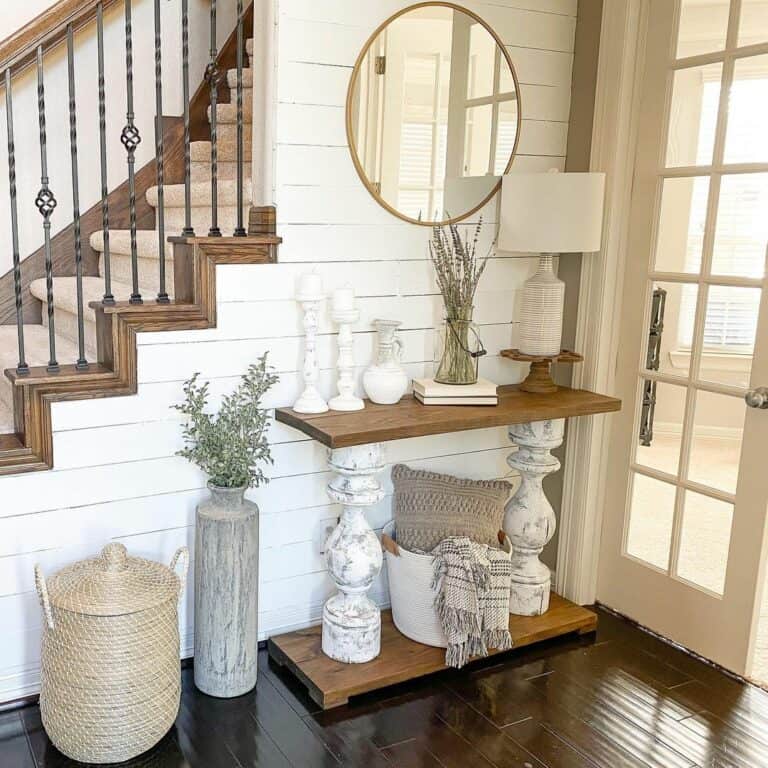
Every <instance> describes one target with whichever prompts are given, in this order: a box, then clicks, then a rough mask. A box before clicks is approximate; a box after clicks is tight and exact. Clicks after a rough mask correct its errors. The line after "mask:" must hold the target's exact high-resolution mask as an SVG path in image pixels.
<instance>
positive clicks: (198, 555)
mask: <svg viewBox="0 0 768 768" xmlns="http://www.w3.org/2000/svg"><path fill="white" fill-rule="evenodd" d="M208 487H209V489H210V491H211V495H210V498H208V499H205V500H204V501H202V502H201V503H200V504H199V505H198V507H197V530H196V533H195V685H196V686H197V687H198V688H199V689H200V690H201V691H202V692H203V693H207V694H208V695H210V696H217V697H219V698H232V697H234V696H241V695H242V694H244V693H247V692H248V691H250V690H251V689H252V688H253V687H254V686H255V685H256V675H257V656H258V596H259V517H258V515H259V508H258V507H257V506H256V504H254V503H253V502H251V501H248V500H247V499H245V498H244V494H245V488H219V487H216V486H212V485H209V486H208Z"/></svg>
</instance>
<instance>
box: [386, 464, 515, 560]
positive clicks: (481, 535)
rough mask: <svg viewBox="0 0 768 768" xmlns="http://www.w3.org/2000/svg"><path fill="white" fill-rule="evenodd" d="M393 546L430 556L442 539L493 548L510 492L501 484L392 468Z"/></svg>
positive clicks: (398, 467) (418, 470)
mask: <svg viewBox="0 0 768 768" xmlns="http://www.w3.org/2000/svg"><path fill="white" fill-rule="evenodd" d="M392 483H393V484H394V497H393V501H392V508H393V512H394V517H395V530H396V533H397V542H398V544H399V545H400V546H402V547H404V548H405V549H407V550H410V551H412V552H413V551H418V550H421V551H423V552H431V551H432V550H433V549H434V548H435V547H436V546H437V545H438V544H439V543H440V542H441V541H442V540H443V539H445V538H447V537H448V536H466V537H467V538H469V539H471V540H472V541H476V542H478V543H479V544H489V545H490V546H492V547H498V546H499V540H498V532H499V529H500V528H501V521H502V517H503V516H504V504H505V502H506V501H507V499H508V498H509V494H510V491H511V490H512V486H511V485H510V484H509V483H507V482H505V481H503V480H465V479H463V478H460V477H453V476H452V475H441V474H438V473H437V472H427V471H425V470H421V469H411V468H410V467H407V466H406V465H405V464H397V465H395V466H394V467H393V468H392Z"/></svg>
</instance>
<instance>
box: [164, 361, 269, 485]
mask: <svg viewBox="0 0 768 768" xmlns="http://www.w3.org/2000/svg"><path fill="white" fill-rule="evenodd" d="M198 378H199V374H197V373H196V374H195V375H194V376H193V377H192V378H191V379H189V381H187V382H185V384H184V402H183V403H181V404H180V405H175V406H173V407H174V408H175V409H176V410H177V411H179V412H180V413H182V414H183V415H184V416H186V421H185V424H184V427H183V431H182V435H183V438H184V448H182V450H180V451H178V453H177V455H178V456H183V457H184V458H185V459H188V460H189V461H191V462H192V463H193V464H196V465H197V466H198V467H200V469H202V470H203V472H205V473H206V474H207V475H208V477H209V479H210V482H211V483H212V484H213V485H217V486H220V487H224V488H240V487H243V486H246V487H249V488H252V487H258V486H259V485H261V484H262V483H267V482H269V478H267V477H266V475H265V474H264V471H263V468H262V465H264V464H272V463H273V460H272V453H271V451H270V447H269V442H268V441H267V434H266V433H267V428H268V426H269V412H268V411H267V410H265V409H264V408H261V400H262V398H263V397H264V395H265V394H266V393H267V391H268V390H269V389H270V387H272V386H273V385H274V384H275V383H276V382H277V380H278V376H277V375H276V374H275V373H274V372H273V369H272V368H269V367H268V366H267V353H264V355H262V356H261V357H260V358H259V360H258V362H256V363H253V364H252V365H251V366H249V368H248V371H247V372H246V373H245V375H244V376H243V378H242V380H241V382H240V384H239V386H238V387H237V389H235V390H234V392H231V393H230V394H228V395H226V396H225V397H224V398H223V400H222V403H221V408H220V409H219V412H218V413H217V414H211V413H208V412H207V411H206V408H207V406H208V389H209V385H208V382H206V383H205V384H199V383H198Z"/></svg>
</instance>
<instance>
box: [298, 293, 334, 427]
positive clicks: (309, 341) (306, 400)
mask: <svg viewBox="0 0 768 768" xmlns="http://www.w3.org/2000/svg"><path fill="white" fill-rule="evenodd" d="M297 300H298V302H299V304H301V308H302V309H303V310H304V334H305V341H304V371H303V375H304V391H303V392H302V393H301V397H299V399H298V400H297V401H296V402H295V403H294V406H293V410H294V411H296V412H297V413H325V412H326V411H327V410H328V403H326V402H325V398H324V397H323V396H322V395H321V394H320V391H319V390H318V388H317V381H318V379H319V378H320V367H319V365H318V362H317V331H318V328H319V326H320V319H319V315H320V305H321V304H322V301H323V296H320V295H318V296H306V295H304V296H301V295H300V296H298V297H297Z"/></svg>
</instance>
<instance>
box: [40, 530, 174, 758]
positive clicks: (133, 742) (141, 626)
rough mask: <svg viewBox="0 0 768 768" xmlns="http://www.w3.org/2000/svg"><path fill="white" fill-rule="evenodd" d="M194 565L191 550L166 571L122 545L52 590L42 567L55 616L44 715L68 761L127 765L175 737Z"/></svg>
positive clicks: (50, 613) (49, 616)
mask: <svg viewBox="0 0 768 768" xmlns="http://www.w3.org/2000/svg"><path fill="white" fill-rule="evenodd" d="M188 564H189V554H188V551H187V548H186V547H182V548H181V549H179V550H178V551H177V552H176V554H175V555H174V557H173V560H172V561H171V564H170V567H166V566H164V565H162V564H160V563H155V562H152V561H150V560H144V559H143V558H139V557H129V556H128V553H127V551H126V549H125V547H124V546H123V545H122V544H117V543H112V544H108V545H107V546H106V547H104V549H103V550H102V551H101V554H100V555H99V556H98V557H94V558H89V559H87V560H82V561H80V562H77V563H74V564H73V565H69V566H67V567H66V568H63V569H62V570H61V571H59V572H58V573H57V574H55V575H54V576H53V577H52V578H51V579H50V580H49V581H48V582H47V583H46V581H45V578H44V577H43V574H42V571H41V570H40V567H39V566H35V584H36V586H37V591H38V595H39V596H40V602H41V603H42V606H43V612H44V614H45V622H44V628H43V647H42V670H41V691H40V712H41V715H42V720H43V726H44V727H45V730H46V732H47V734H48V737H49V738H50V740H51V741H52V742H53V744H54V745H55V746H56V747H57V748H58V749H59V750H60V751H61V752H63V753H64V754H65V755H67V756H68V757H70V758H72V759H74V760H79V761H81V762H85V763H117V762H122V761H124V760H129V759H131V758H133V757H136V756H137V755H140V754H141V753H142V752H146V751H147V750H148V749H151V748H152V747H153V746H154V745H155V744H157V742H158V741H160V739H162V738H163V736H164V735H165V734H166V733H167V732H168V731H169V730H170V728H171V726H172V725H173V723H174V721H175V719H176V715H177V714H178V710H179V698H180V694H181V673H180V666H179V620H178V601H179V597H180V595H181V592H182V590H183V588H184V583H185V581H186V574H187V567H188ZM177 566H178V567H180V570H181V574H180V575H177V573H176V572H175V570H176V568H177Z"/></svg>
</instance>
